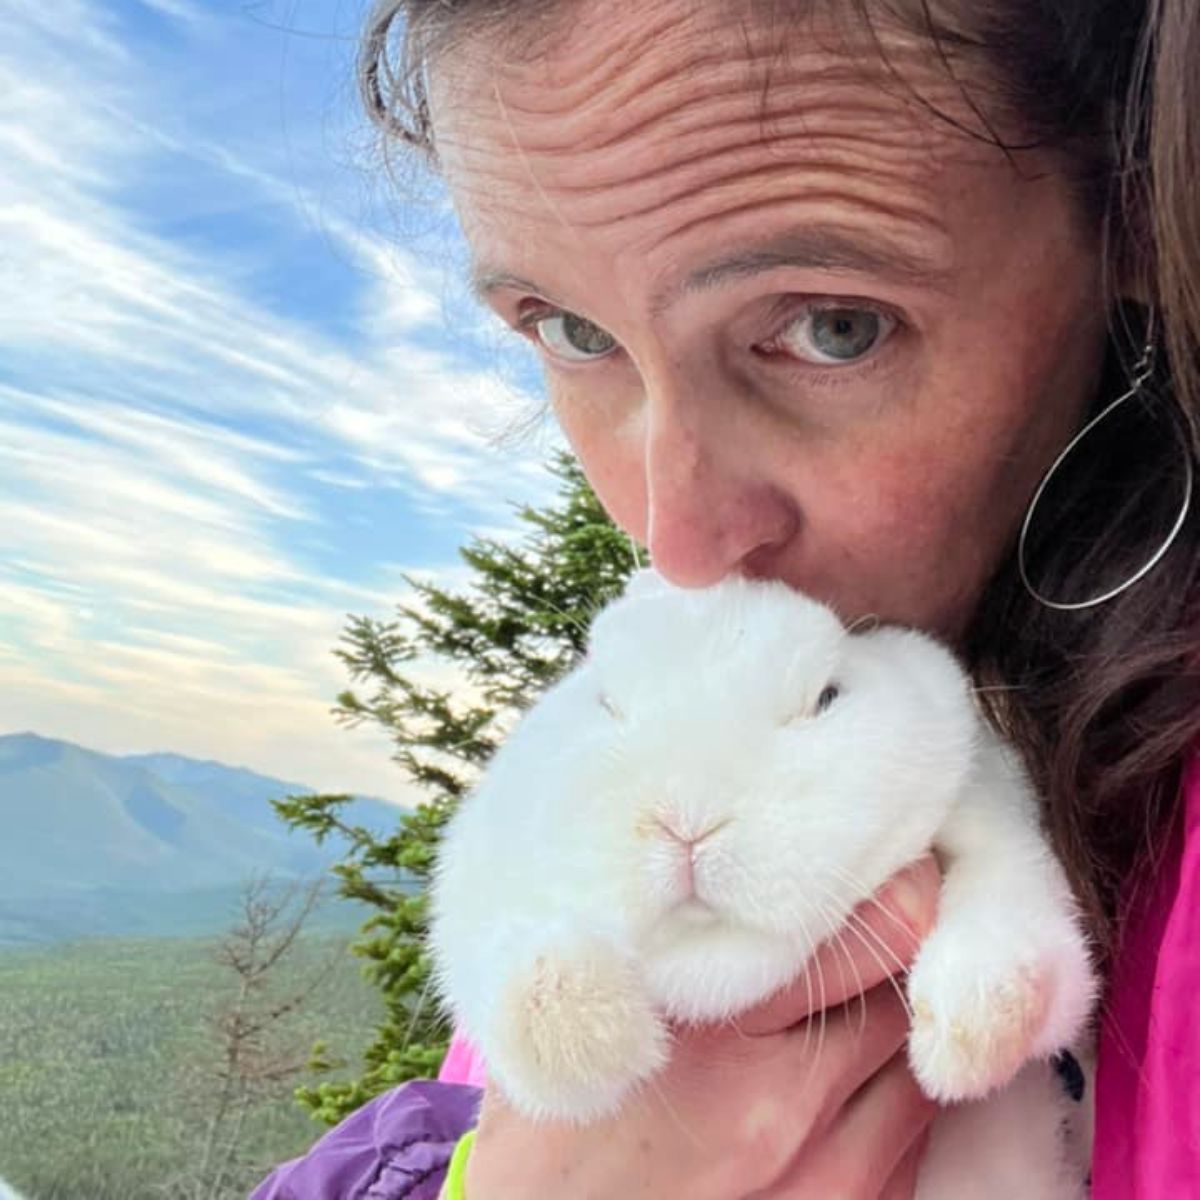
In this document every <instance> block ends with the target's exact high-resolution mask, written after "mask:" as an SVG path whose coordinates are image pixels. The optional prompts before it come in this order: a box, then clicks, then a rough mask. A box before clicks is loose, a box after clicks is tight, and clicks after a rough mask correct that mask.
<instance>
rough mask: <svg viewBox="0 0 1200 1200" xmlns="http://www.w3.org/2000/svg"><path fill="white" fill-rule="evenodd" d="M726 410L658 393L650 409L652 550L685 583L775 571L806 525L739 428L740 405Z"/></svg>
mask: <svg viewBox="0 0 1200 1200" xmlns="http://www.w3.org/2000/svg"><path fill="white" fill-rule="evenodd" d="M720 407H722V406H719V405H714V406H713V408H714V409H716V411H713V410H712V409H709V410H707V411H706V409H705V407H704V406H702V405H700V404H685V403H681V402H679V401H678V400H675V399H672V398H671V397H668V396H659V397H655V398H654V399H653V400H651V401H650V402H648V404H647V408H646V411H645V418H646V428H645V464H644V469H645V484H646V509H647V511H646V534H645V541H646V548H647V549H648V550H649V552H650V558H651V561H652V562H653V563H654V567H655V569H656V570H657V571H658V572H659V574H660V575H662V576H663V577H664V578H666V579H667V580H669V581H670V582H672V583H674V584H676V585H677V586H679V587H707V586H708V585H710V584H714V583H717V582H719V581H720V580H721V579H724V578H725V577H726V576H727V575H730V574H737V573H742V574H750V575H755V576H761V575H771V574H772V573H773V570H772V566H771V564H772V563H773V562H774V561H775V560H777V559H778V557H779V554H780V551H781V550H782V549H783V548H784V547H785V546H786V544H787V543H788V542H789V541H790V540H791V539H792V538H793V536H794V535H795V533H796V531H797V529H798V528H799V525H800V516H799V512H798V510H797V507H796V505H795V503H794V502H793V500H792V498H791V497H790V496H788V495H787V494H785V493H784V492H783V491H781V490H780V489H779V488H778V487H776V486H775V485H774V484H772V483H771V482H769V481H768V480H767V479H766V478H765V477H764V476H763V475H762V473H761V471H762V465H763V464H762V462H761V456H759V455H756V454H755V449H754V446H753V444H752V439H748V438H746V437H745V432H746V431H745V429H744V428H743V429H741V430H739V429H738V428H737V427H736V422H737V408H736V406H734V405H726V406H723V407H724V408H725V409H726V413H722V412H720ZM728 413H731V414H732V421H731V420H730V416H729V415H726V414H728ZM763 449H764V450H765V449H766V448H765V447H764V448H763Z"/></svg>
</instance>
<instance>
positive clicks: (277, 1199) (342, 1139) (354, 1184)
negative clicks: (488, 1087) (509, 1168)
mask: <svg viewBox="0 0 1200 1200" xmlns="http://www.w3.org/2000/svg"><path fill="white" fill-rule="evenodd" d="M482 1094H483V1093H482V1092H481V1091H480V1090H479V1089H478V1088H473V1087H466V1086H464V1085H462V1084H457V1083H436V1082H434V1081H432V1080H424V1079H421V1080H415V1081H414V1082H412V1083H406V1084H405V1085H404V1086H403V1087H399V1088H396V1089H395V1090H393V1091H390V1092H385V1093H384V1094H383V1095H382V1096H377V1097H376V1098H375V1099H374V1100H372V1101H371V1102H370V1103H369V1104H365V1105H363V1107H362V1108H360V1109H358V1110H357V1111H356V1112H353V1113H351V1114H350V1116H348V1117H347V1118H346V1119H345V1120H344V1121H343V1122H342V1123H341V1124H340V1125H338V1126H335V1127H334V1128H333V1129H331V1130H330V1131H329V1132H328V1133H327V1134H325V1136H324V1137H323V1138H321V1140H320V1141H319V1142H317V1144H316V1145H315V1146H313V1148H312V1149H311V1150H309V1152H308V1153H307V1154H305V1155H304V1156H303V1157H302V1158H296V1159H293V1160H292V1161H291V1162H289V1163H284V1164H283V1166H281V1167H276V1168H275V1170H274V1171H272V1172H271V1174H270V1176H269V1177H268V1178H266V1179H264V1180H263V1182H262V1183H260V1184H259V1185H258V1187H257V1188H255V1189H254V1192H253V1194H252V1195H251V1197H250V1200H437V1194H438V1191H439V1190H440V1188H441V1186H442V1180H443V1179H444V1177H445V1174H446V1167H447V1166H448V1164H449V1162H450V1155H451V1154H452V1153H453V1151H454V1146H455V1143H456V1142H457V1141H458V1139H459V1138H460V1137H462V1135H463V1134H464V1133H466V1131H467V1130H468V1129H470V1128H471V1127H472V1126H473V1125H474V1124H475V1121H476V1119H477V1117H478V1110H479V1101H480V1098H481V1097H482Z"/></svg>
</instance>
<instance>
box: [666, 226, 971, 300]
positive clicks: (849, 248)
mask: <svg viewBox="0 0 1200 1200" xmlns="http://www.w3.org/2000/svg"><path fill="white" fill-rule="evenodd" d="M947 244H948V243H947ZM948 259H949V255H948V254H946V255H943V256H936V257H935V256H934V255H930V254H921V253H919V252H917V251H914V250H912V249H910V248H908V247H907V246H903V245H901V244H900V243H898V242H895V241H893V240H891V239H890V238H882V237H879V236H878V235H874V234H867V233H863V232H857V231H856V232H854V233H849V232H846V231H843V230H841V229H838V228H834V227H832V226H823V225H820V226H812V227H810V228H807V229H802V230H790V231H788V232H787V233H784V234H781V235H779V236H778V237H774V238H770V239H768V240H767V241H765V242H761V243H759V244H758V245H755V246H750V247H747V248H746V249H743V250H737V251H733V252H732V253H730V254H727V255H725V256H723V257H721V258H717V259H714V260H713V261H712V262H709V263H706V264H704V265H703V266H701V267H698V268H696V269H695V270H693V271H691V272H690V273H689V274H688V275H687V276H686V277H685V278H684V279H683V280H682V282H681V283H677V284H674V285H672V286H671V287H669V288H667V289H666V290H665V291H663V292H660V293H659V294H658V295H657V296H656V297H655V299H654V303H653V309H654V311H655V312H661V311H663V310H664V309H665V308H668V307H669V306H670V305H671V304H673V303H674V302H675V301H676V300H677V299H679V297H680V296H682V295H686V294H688V293H691V292H701V291H707V290H709V289H711V288H715V287H718V286H720V285H721V284H724V283H729V282H731V281H732V280H737V279H745V278H747V277H748V276H752V275H758V274H761V273H762V272H764V271H773V270H776V269H777V268H779V267H800V268H807V269H809V270H819V271H852V272H854V273H855V274H862V275H872V276H874V277H875V278H877V279H886V280H892V281H894V282H897V283H903V284H908V285H914V284H915V285H918V286H920V287H924V288H929V289H932V290H935V291H948V290H949V286H950V280H951V275H952V272H951V270H950V267H949V264H948Z"/></svg>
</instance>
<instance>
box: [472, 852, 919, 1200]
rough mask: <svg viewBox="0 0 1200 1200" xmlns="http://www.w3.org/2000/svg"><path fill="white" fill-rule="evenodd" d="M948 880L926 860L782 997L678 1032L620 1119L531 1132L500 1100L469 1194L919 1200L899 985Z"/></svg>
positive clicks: (915, 1093) (485, 1117) (482, 1134)
mask: <svg viewBox="0 0 1200 1200" xmlns="http://www.w3.org/2000/svg"><path fill="white" fill-rule="evenodd" d="M938 884H939V876H938V872H937V868H936V866H935V865H934V863H933V861H932V859H924V860H922V861H921V862H920V863H918V864H917V865H916V866H914V867H912V868H910V869H909V870H907V871H905V872H902V873H901V874H900V875H899V876H897V877H896V878H895V879H893V880H892V881H891V883H889V884H888V885H887V886H886V887H885V888H884V889H883V890H882V891H881V892H880V894H879V896H878V897H877V898H876V899H874V900H872V901H869V902H867V903H866V904H864V905H863V906H861V907H860V908H859V910H858V912H857V913H856V914H855V916H854V917H853V918H852V919H851V924H850V927H849V928H848V931H847V933H846V935H845V936H844V937H843V938H841V939H840V940H838V941H835V942H831V943H829V944H828V945H826V946H824V947H822V949H821V951H820V952H819V953H818V955H817V958H816V960H815V962H814V963H813V964H812V965H811V966H810V968H809V970H808V971H806V972H805V974H804V975H803V976H802V977H801V978H800V979H799V980H798V981H796V982H795V983H793V984H791V985H790V986H789V987H788V988H786V989H785V990H784V991H782V992H780V993H778V994H777V995H776V996H774V997H772V998H771V999H770V1000H768V1001H766V1002H765V1003H764V1004H762V1005H761V1006H759V1007H758V1008H756V1009H754V1010H753V1011H752V1012H750V1013H746V1014H744V1015H743V1016H742V1017H739V1018H738V1020H737V1021H736V1022H730V1023H728V1024H726V1025H722V1026H713V1027H704V1028H693V1029H685V1030H681V1031H680V1033H679V1037H678V1040H677V1042H676V1045H675V1047H674V1051H673V1054H672V1057H671V1062H670V1064H669V1065H668V1067H667V1068H666V1070H665V1071H663V1072H662V1074H661V1075H659V1076H657V1077H656V1078H655V1079H654V1080H653V1082H652V1083H651V1085H650V1086H649V1087H647V1088H646V1089H645V1090H644V1091H643V1092H642V1093H640V1094H639V1095H638V1096H637V1097H636V1098H635V1099H634V1100H631V1101H630V1102H629V1103H628V1104H627V1105H626V1106H625V1108H623V1109H622V1110H621V1112H620V1113H618V1114H617V1115H616V1116H615V1117H612V1118H610V1119H607V1120H604V1121H600V1122H597V1123H595V1124H593V1125H589V1126H587V1127H585V1128H582V1129H580V1128H576V1127H574V1126H570V1125H566V1124H554V1125H535V1124H533V1123H531V1122H529V1121H527V1120H526V1119H524V1118H523V1117H521V1116H519V1115H518V1114H517V1113H515V1112H514V1111H513V1110H512V1109H511V1108H509V1107H508V1106H507V1105H506V1104H505V1103H504V1101H503V1098H502V1097H501V1096H499V1095H498V1094H496V1093H495V1092H493V1091H489V1092H488V1093H487V1095H486V1097H485V1100H484V1104H483V1112H482V1115H481V1118H480V1122H479V1132H478V1134H477V1136H476V1141H475V1146H474V1149H473V1151H472V1153H471V1159H470V1162H469V1164H468V1167H467V1180H466V1192H467V1197H468V1200H679V1198H681V1197H686V1200H807V1198H809V1197H812V1198H813V1200H829V1198H830V1197H835V1196H836V1197H837V1200H910V1198H911V1196H912V1194H913V1188H914V1185H915V1180H916V1174H917V1168H918V1165H919V1156H920V1150H921V1147H922V1145H923V1141H924V1134H925V1130H926V1127H927V1125H928V1123H929V1121H930V1119H931V1118H932V1116H933V1113H934V1110H935V1106H934V1105H933V1104H932V1103H931V1102H930V1101H928V1100H926V1099H925V1097H924V1096H922V1095H921V1093H920V1092H919V1090H918V1089H917V1086H916V1084H915V1083H914V1082H913V1079H912V1077H911V1075H910V1074H909V1071H908V1065H907V1061H906V1059H905V1052H904V1045H905V1039H906V1037H907V1033H908V1020H907V1014H906V1011H905V1007H904V1004H903V1003H902V1001H901V999H900V995H899V991H898V988H897V986H896V982H895V980H894V979H893V978H892V977H893V976H894V975H896V974H899V973H900V972H901V971H902V970H903V968H904V967H906V966H907V965H908V964H909V963H910V962H911V961H912V958H913V956H914V954H915V952H916V948H917V946H918V945H919V944H920V942H921V940H922V938H924V936H925V934H926V933H927V932H928V931H929V928H930V927H931V925H932V924H933V919H934V914H935V911H936V906H937V894H938ZM853 929H857V930H859V931H860V934H861V936H855V935H854V933H853V932H852V931H851V930H853Z"/></svg>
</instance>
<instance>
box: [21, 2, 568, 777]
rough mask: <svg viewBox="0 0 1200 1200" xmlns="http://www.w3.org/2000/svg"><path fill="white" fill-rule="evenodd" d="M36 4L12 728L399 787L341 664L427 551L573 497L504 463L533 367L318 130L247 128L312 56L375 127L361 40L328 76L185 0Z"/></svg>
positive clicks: (344, 45) (258, 31) (25, 147)
mask: <svg viewBox="0 0 1200 1200" xmlns="http://www.w3.org/2000/svg"><path fill="white" fill-rule="evenodd" d="M336 7H337V6H336V5H334V4H332V3H329V4H327V5H325V12H326V14H327V16H328V19H329V20H330V21H331V22H332V20H333V10H334V9H335V8H336ZM10 8H11V11H10V13H9V20H8V21H7V23H6V29H5V39H4V41H3V43H0V154H3V156H4V158H5V163H6V166H5V171H4V172H3V174H2V175H0V475H2V477H3V478H4V479H5V487H4V491H3V493H2V494H0V730H3V729H4V728H17V727H21V728H23V727H27V726H33V727H39V728H42V729H44V730H45V731H46V732H48V733H54V734H57V735H60V736H68V737H71V736H75V737H78V738H79V739H80V740H84V741H90V742H91V743H93V744H96V745H100V746H109V747H111V748H114V749H149V748H171V749H177V750H181V751H184V752H191V753H198V754H204V755H207V756H211V757H216V758H225V759H227V760H234V761H240V762H246V763H248V764H250V765H255V766H258V767H259V768H260V769H265V770H273V771H276V772H278V773H281V774H286V775H289V776H291V777H297V776H300V777H306V778H307V779H308V780H309V781H310V782H313V783H314V784H316V785H318V786H329V787H338V788H345V787H354V788H358V789H360V790H374V791H376V792H381V793H385V794H386V793H389V792H390V793H391V794H393V795H396V794H400V793H402V792H403V787H402V785H401V783H400V781H399V779H398V777H397V775H396V774H395V772H394V771H393V769H392V768H391V767H390V766H389V765H388V763H387V761H386V760H387V748H386V746H385V745H384V743H383V741H382V739H381V738H379V737H378V736H374V735H371V734H370V733H369V732H368V731H360V733H359V734H357V735H355V736H350V735H348V734H347V733H346V732H345V731H343V730H340V729H338V728H337V727H336V726H335V725H334V723H333V722H332V720H331V719H330V716H329V712H328V709H329V703H330V700H331V698H332V697H333V696H334V695H335V694H336V692H337V691H338V690H339V689H340V688H341V687H342V686H344V684H345V678H344V676H343V674H342V672H341V668H340V666H339V665H338V664H337V663H336V661H335V660H334V659H333V657H332V655H331V650H332V648H333V647H334V645H335V644H336V641H337V638H338V635H339V633H340V630H341V627H342V624H343V621H344V614H345V613H346V612H347V611H357V612H363V611H368V612H370V611H373V612H376V613H384V612H386V610H387V609H388V608H389V607H390V605H391V603H392V602H393V601H394V600H396V599H398V598H399V596H398V595H397V592H396V589H397V586H398V574H399V567H398V564H399V563H403V564H404V565H405V566H406V567H407V568H416V569H426V570H434V571H437V570H442V569H445V568H446V567H447V565H448V564H450V563H452V561H453V550H454V547H455V545H456V544H457V543H458V542H459V541H460V540H462V539H463V538H465V536H466V535H467V534H468V532H469V531H470V530H472V529H478V528H483V527H487V528H492V527H495V526H500V527H504V526H505V525H506V524H507V525H509V526H511V518H510V511H509V508H508V505H507V504H506V501H507V500H510V499H511V500H536V499H537V498H539V497H542V496H544V495H546V493H547V488H548V480H547V478H546V476H545V475H544V473H543V472H542V471H541V470H540V467H539V465H538V460H539V459H540V458H541V457H542V454H543V453H544V446H543V445H538V446H537V447H536V448H526V449H523V450H522V449H520V448H514V447H513V446H511V445H508V446H505V447H504V448H503V449H500V448H498V447H497V444H496V435H497V433H498V432H501V431H503V430H504V429H505V428H507V427H509V426H510V425H511V424H512V423H513V422H514V420H517V419H519V418H520V417H521V416H522V415H523V414H526V413H528V412H529V410H530V408H531V407H533V406H534V405H535V404H536V400H535V398H533V397H532V396H531V395H530V394H529V391H528V386H527V382H526V381H527V378H528V374H527V368H526V366H524V365H521V364H520V363H517V364H516V365H514V364H513V363H512V362H509V361H508V360H506V359H505V358H504V357H503V356H502V355H500V356H498V355H497V351H496V350H495V347H494V345H493V344H492V342H491V341H490V337H491V335H490V334H489V332H488V326H487V323H486V322H485V321H482V320H481V319H480V318H479V317H478V316H477V315H476V314H474V313H473V312H472V311H471V310H469V308H468V307H467V302H466V300H465V298H464V296H463V295H462V294H461V293H460V292H459V291H458V289H457V286H456V285H455V284H454V283H453V282H452V281H449V277H448V276H447V275H446V274H445V272H444V270H443V269H442V268H441V267H440V266H438V265H436V262H439V261H440V262H445V261H451V260H453V259H454V258H455V257H456V255H457V253H458V252H457V250H455V249H454V248H453V246H445V247H443V251H444V252H443V253H439V254H435V255H433V256H432V258H433V259H434V260H435V265H430V256H426V255H422V256H418V255H416V254H415V253H413V252H412V251H411V250H408V249H406V248H404V247H403V246H400V245H398V244H397V243H396V242H395V240H394V239H391V238H388V237H386V236H384V233H383V231H382V230H381V229H378V228H374V229H373V228H372V226H371V225H370V224H369V223H368V222H366V221H364V219H363V215H362V211H363V210H362V208H361V207H359V206H358V204H359V200H360V199H361V197H357V196H356V194H355V192H354V188H353V186H352V185H350V184H348V183H346V182H345V178H343V177H341V176H337V182H336V183H335V184H331V182H330V180H331V179H332V178H334V177H335V175H336V168H335V162H336V159H337V155H336V154H334V153H331V152H329V151H328V147H323V146H322V142H321V138H320V136H319V133H320V130H317V131H315V132H314V130H313V129H312V128H311V123H310V125H309V126H306V133H305V136H304V137H303V138H300V137H298V135H297V133H296V130H295V129H294V128H292V129H289V130H287V131H284V132H280V130H279V129H277V130H276V133H277V134H278V136H277V137H275V138H274V139H272V137H271V136H270V135H269V134H270V126H267V135H265V136H264V135H263V134H262V133H261V131H260V132H259V134H258V136H257V140H255V138H254V137H252V136H250V133H249V132H248V130H247V128H245V127H244V126H243V124H242V122H244V121H246V120H249V119H251V117H253V118H254V119H255V120H261V114H262V113H263V112H264V110H265V108H266V107H267V104H268V99H269V98H273V99H274V100H275V101H276V102H278V100H279V97H280V94H281V93H282V91H283V90H284V89H283V85H282V84H281V83H280V82H279V81H278V80H276V81H275V84H266V85H264V84H263V83H262V77H263V76H264V75H266V76H269V75H270V74H271V72H272V71H273V70H274V71H279V70H281V69H282V68H281V64H282V63H283V62H284V61H285V59H286V61H287V62H288V63H289V64H290V69H291V70H292V71H293V72H299V75H298V78H303V79H304V81H305V82H306V83H307V85H308V86H309V87H310V89H316V90H317V91H318V92H322V94H323V95H325V96H326V97H327V98H328V101H327V102H328V105H329V106H330V107H331V108H332V107H336V106H339V105H340V106H341V107H337V109H336V111H337V114H338V117H337V121H336V122H335V124H336V125H337V126H338V128H341V129H347V128H349V127H350V126H349V119H350V118H349V110H348V108H346V107H345V106H346V105H347V104H348V103H349V101H348V100H347V99H346V98H345V97H346V94H347V93H348V90H349V89H348V88H347V87H346V86H345V84H346V83H347V81H348V80H349V77H350V70H351V60H352V49H353V47H352V45H351V44H349V42H347V41H345V40H344V38H343V36H342V34H343V32H344V31H342V32H339V33H338V35H337V36H336V37H331V39H330V41H329V43H328V44H327V45H324V46H321V47H320V50H321V57H320V60H319V63H318V60H315V59H314V60H313V61H312V62H311V63H307V64H306V63H305V62H303V61H301V57H300V55H299V53H298V51H297V50H296V49H295V47H293V46H288V47H287V54H286V56H285V55H284V54H282V53H281V47H282V46H284V45H286V43H281V42H280V41H279V40H278V39H279V38H281V37H284V36H285V35H281V34H279V33H277V32H273V31H271V30H268V29H265V28H264V26H263V24H262V23H261V22H258V21H251V20H249V19H248V18H247V19H246V20H243V21H241V23H238V20H239V18H238V17H237V16H236V15H233V16H231V15H228V14H227V15H226V16H225V17H224V18H220V17H218V15H217V14H214V13H213V12H212V11H210V10H207V9H204V8H201V7H199V6H197V5H196V4H194V3H192V2H191V0H117V2H115V3H114V2H113V0H60V3H58V4H56V5H54V6H52V10H53V11H51V8H47V6H45V5H44V4H42V3H41V2H40V0H15V4H14V5H12V6H10ZM339 12H340V10H339ZM259 15H260V16H261V14H259ZM163 19H166V20H168V21H170V22H171V23H172V25H173V27H174V28H175V30H176V36H175V39H174V41H171V42H161V43H160V39H159V38H158V37H157V34H156V33H155V28H156V23H161V21H162V20H163ZM267 24H269V22H268V23H267ZM64 29H69V31H70V36H69V37H64V36H63V32H62V31H63V30H64ZM256 47H257V49H256ZM256 53H257V54H258V55H259V56H260V58H259V59H258V60H257V61H258V68H259V69H258V70H257V72H255V71H253V70H251V71H249V72H247V70H246V69H245V68H246V63H247V56H250V57H251V58H252V56H253V55H254V54H256ZM233 58H236V59H237V62H236V63H234V64H233V65H230V63H229V61H227V60H230V59H233ZM319 69H320V70H325V71H327V72H328V74H327V75H321V74H318V73H317V72H318V70H319ZM337 72H341V74H340V76H338V75H337ZM200 85H203V86H200ZM255 88H258V89H259V90H257V91H255V90H254V89H255ZM273 88H274V91H273V90H272V89H273ZM218 97H219V98H220V103H219V104H218V103H217V98H218ZM333 97H337V100H336V101H335V100H334V99H333ZM197 114H201V115H199V116H198V115H197ZM280 128H282V127H280ZM281 141H282V142H284V143H286V145H285V146H284V148H283V150H281V148H280V144H279V143H280V142H281ZM301 164H303V166H301ZM497 366H499V367H500V368H501V369H500V370H497V369H495V368H496V367H497ZM305 770H307V771H308V774H307V776H305Z"/></svg>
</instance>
